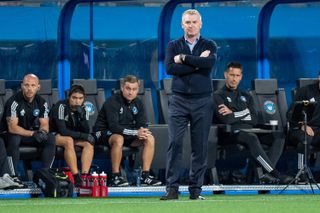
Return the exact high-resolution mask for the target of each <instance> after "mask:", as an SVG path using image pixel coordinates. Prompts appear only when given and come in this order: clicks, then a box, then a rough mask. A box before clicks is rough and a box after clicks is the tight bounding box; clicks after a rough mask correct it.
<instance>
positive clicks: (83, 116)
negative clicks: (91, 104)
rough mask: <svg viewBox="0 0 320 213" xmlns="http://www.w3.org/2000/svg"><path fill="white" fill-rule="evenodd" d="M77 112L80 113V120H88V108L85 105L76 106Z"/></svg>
mask: <svg viewBox="0 0 320 213" xmlns="http://www.w3.org/2000/svg"><path fill="white" fill-rule="evenodd" d="M76 112H77V113H78V115H79V119H80V120H86V110H85V109H84V107H83V106H76Z"/></svg>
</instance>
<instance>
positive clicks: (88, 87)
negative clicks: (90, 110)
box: [72, 79, 98, 95]
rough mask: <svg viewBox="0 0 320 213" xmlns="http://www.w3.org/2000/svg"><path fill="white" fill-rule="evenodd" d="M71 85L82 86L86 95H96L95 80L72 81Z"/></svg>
mask: <svg viewBox="0 0 320 213" xmlns="http://www.w3.org/2000/svg"><path fill="white" fill-rule="evenodd" d="M72 84H80V85H81V86H83V88H84V90H85V92H86V95H94V94H97V93H98V92H97V79H73V80H72Z"/></svg>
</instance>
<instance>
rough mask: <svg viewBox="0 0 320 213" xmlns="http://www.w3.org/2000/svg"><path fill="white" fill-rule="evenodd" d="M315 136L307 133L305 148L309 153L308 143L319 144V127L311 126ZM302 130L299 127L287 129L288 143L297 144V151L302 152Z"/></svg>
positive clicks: (303, 135)
mask: <svg viewBox="0 0 320 213" xmlns="http://www.w3.org/2000/svg"><path fill="white" fill-rule="evenodd" d="M312 129H313V132H314V135H315V136H313V137H312V136H309V135H307V144H308V146H307V149H308V153H309V149H310V145H312V146H317V147H319V146H320V136H319V135H320V128H312ZM304 137H305V134H304V131H302V130H301V129H294V130H293V129H292V130H290V131H289V143H290V145H293V146H297V152H298V153H301V154H304V140H305V138H304Z"/></svg>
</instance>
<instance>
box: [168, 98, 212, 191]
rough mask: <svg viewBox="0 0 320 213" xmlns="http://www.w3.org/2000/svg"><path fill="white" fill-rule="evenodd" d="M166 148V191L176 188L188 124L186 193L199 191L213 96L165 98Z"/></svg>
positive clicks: (205, 162)
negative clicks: (189, 154)
mask: <svg viewBox="0 0 320 213" xmlns="http://www.w3.org/2000/svg"><path fill="white" fill-rule="evenodd" d="M168 113H169V121H168V125H169V147H168V151H167V170H166V182H167V183H166V184H167V190H171V189H172V190H178V188H179V176H180V169H181V164H182V163H181V161H182V146H183V137H184V134H185V132H186V129H187V127H188V124H189V123H190V132H191V159H190V161H191V163H190V171H189V192H190V193H199V194H200V193H201V186H202V185H203V178H204V174H205V171H206V168H207V152H208V150H207V149H208V135H209V130H210V126H211V121H212V115H213V99H212V97H211V96H208V97H204V98H185V97H181V96H178V95H172V96H171V97H170V99H169V112H168Z"/></svg>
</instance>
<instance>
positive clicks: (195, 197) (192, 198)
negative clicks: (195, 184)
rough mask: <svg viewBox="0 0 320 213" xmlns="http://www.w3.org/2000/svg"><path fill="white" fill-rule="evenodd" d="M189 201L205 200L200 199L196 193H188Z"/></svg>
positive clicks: (203, 198)
mask: <svg viewBox="0 0 320 213" xmlns="http://www.w3.org/2000/svg"><path fill="white" fill-rule="evenodd" d="M189 198H190V200H205V199H206V198H205V197H202V196H201V195H200V194H198V193H190V196H189Z"/></svg>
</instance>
